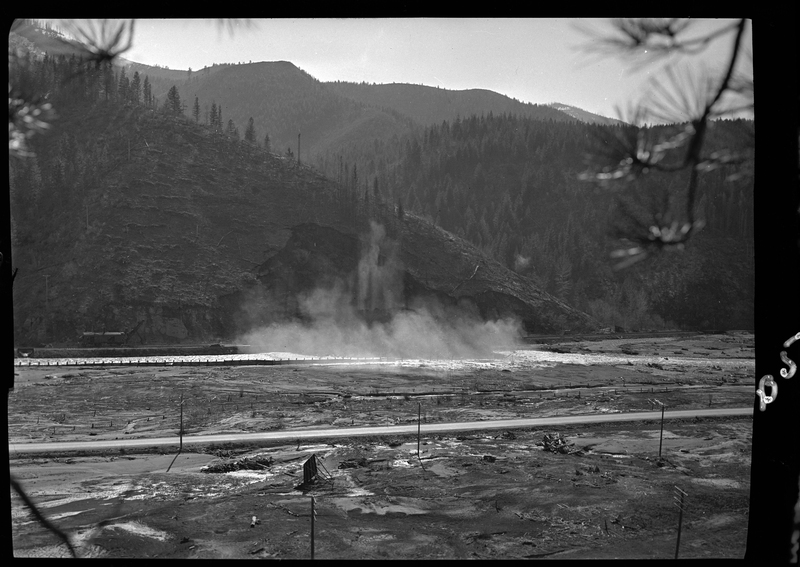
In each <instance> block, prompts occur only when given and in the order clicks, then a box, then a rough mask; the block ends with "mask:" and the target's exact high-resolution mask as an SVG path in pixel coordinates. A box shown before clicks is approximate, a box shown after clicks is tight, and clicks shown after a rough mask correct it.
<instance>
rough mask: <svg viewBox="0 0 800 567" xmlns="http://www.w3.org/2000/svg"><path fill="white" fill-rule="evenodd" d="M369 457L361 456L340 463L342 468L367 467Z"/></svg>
mask: <svg viewBox="0 0 800 567" xmlns="http://www.w3.org/2000/svg"><path fill="white" fill-rule="evenodd" d="M367 464H368V463H367V459H365V458H364V457H359V458H356V459H345V460H343V461H342V462H340V463H339V468H340V469H355V468H359V467H366V466H367Z"/></svg>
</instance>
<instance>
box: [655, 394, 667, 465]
mask: <svg viewBox="0 0 800 567" xmlns="http://www.w3.org/2000/svg"><path fill="white" fill-rule="evenodd" d="M653 401H654V402H656V403H657V404H660V405H661V434H660V435H659V438H658V460H659V461H660V460H661V445H662V444H663V442H664V408H665V407H666V406H665V405H664V404H663V403H661V402H659V401H658V400H655V399H654V400H653Z"/></svg>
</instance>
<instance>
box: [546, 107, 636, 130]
mask: <svg viewBox="0 0 800 567" xmlns="http://www.w3.org/2000/svg"><path fill="white" fill-rule="evenodd" d="M547 106H549V107H550V108H555V109H556V110H559V111H561V112H563V113H565V114H569V115H570V116H571V117H573V118H574V119H575V120H579V121H581V122H586V123H587V124H607V125H609V126H613V125H624V124H625V122H623V121H621V120H617V119H615V118H608V117H606V116H601V115H600V114H594V113H592V112H589V111H587V110H583V109H582V108H578V107H577V106H570V105H569V104H563V103H560V102H552V103H550V104H548V105H547Z"/></svg>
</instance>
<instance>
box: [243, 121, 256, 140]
mask: <svg viewBox="0 0 800 567" xmlns="http://www.w3.org/2000/svg"><path fill="white" fill-rule="evenodd" d="M244 141H245V142H250V143H251V144H255V143H256V127H255V125H254V123H253V117H252V116H251V117H250V120H248V121H247V129H246V130H245V131H244Z"/></svg>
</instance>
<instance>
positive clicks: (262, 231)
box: [9, 52, 598, 354]
mask: <svg viewBox="0 0 800 567" xmlns="http://www.w3.org/2000/svg"><path fill="white" fill-rule="evenodd" d="M134 79H136V80H130V79H129V78H128V76H127V73H126V74H123V73H122V72H121V70H120V71H117V70H115V69H113V68H110V67H106V66H97V67H95V66H94V65H92V66H91V67H90V68H88V69H87V68H86V67H82V66H81V63H80V61H78V60H76V58H74V57H72V56H64V55H60V56H57V57H53V56H49V55H41V54H35V53H31V52H28V54H27V55H25V56H22V57H20V58H19V59H16V60H14V64H13V65H10V83H11V84H13V85H15V86H16V87H17V88H20V89H25V91H27V92H39V93H46V100H47V101H48V103H50V104H52V105H53V107H54V109H55V112H56V113H57V118H56V119H54V120H53V121H52V125H51V128H50V129H49V130H48V131H47V132H46V133H42V134H38V135H36V136H34V137H33V138H31V139H30V140H29V146H30V150H31V151H32V155H27V156H19V157H15V158H13V159H10V161H9V183H10V189H11V192H10V195H11V207H12V239H13V240H12V242H13V252H14V265H15V267H17V268H18V269H19V272H18V275H17V278H16V280H15V288H14V302H15V338H16V341H17V344H27V345H36V344H47V343H51V344H52V343H55V344H59V343H60V344H70V343H72V344H74V343H75V342H76V341H77V340H78V338H79V337H80V333H81V332H83V331H90V330H94V331H102V330H122V331H127V330H130V329H132V328H134V327H137V325H138V324H139V323H140V322H141V323H142V325H141V326H139V327H138V331H137V340H141V341H145V342H148V343H153V342H176V341H195V342H196V341H213V340H216V341H219V340H235V339H236V338H237V337H241V336H242V335H243V334H244V333H247V332H248V331H251V330H252V329H253V328H257V327H259V326H269V325H274V324H278V323H280V322H282V321H287V320H293V321H299V322H300V323H301V324H303V325H309V324H313V323H316V322H317V319H318V318H320V317H328V318H331V317H332V318H333V320H334V321H333V322H334V323H337V322H342V323H347V324H349V325H355V326H357V328H358V329H361V330H362V331H363V332H365V333H367V334H369V333H372V334H373V335H374V334H378V333H379V330H380V331H382V332H384V333H385V334H387V335H388V336H389V337H391V336H393V335H392V334H391V333H390V332H389V330H392V329H394V328H395V327H392V325H393V324H394V323H395V322H397V321H398V320H402V321H405V322H406V326H408V325H411V327H412V328H418V327H414V325H417V324H419V323H420V322H424V323H425V324H426V325H431V324H433V325H438V326H436V327H435V328H436V329H438V330H439V331H441V329H443V328H446V329H449V330H452V331H454V332H460V331H462V330H463V328H464V327H463V326H461V325H460V324H459V325H455V322H461V321H465V320H467V319H469V320H470V321H487V322H491V321H506V320H507V321H509V322H511V323H509V325H511V327H509V328H512V327H514V326H517V325H518V326H519V328H520V330H522V331H523V332H524V331H527V332H558V331H559V330H562V329H564V328H576V329H583V330H592V329H596V328H597V327H598V324H597V322H596V321H595V320H593V319H592V318H591V317H588V316H587V315H585V314H583V313H581V312H578V311H576V310H574V309H572V308H571V307H570V306H568V305H567V304H565V303H564V302H563V301H561V300H558V299H556V298H553V297H551V296H549V295H548V294H546V293H544V292H542V291H541V290H539V289H538V288H536V286H535V285H533V284H532V282H530V281H529V280H527V279H525V278H524V277H522V276H520V275H519V274H516V273H514V272H513V271H511V270H508V269H507V268H505V267H503V266H502V265H501V264H500V263H499V262H497V261H495V260H493V259H491V258H489V257H487V256H485V255H483V254H481V252H480V251H479V250H478V249H477V248H475V247H474V246H471V245H470V244H468V243H467V242H465V241H463V240H461V239H459V238H457V237H454V236H453V235H451V234H449V233H447V232H445V231H443V230H441V229H440V228H438V227H435V226H434V225H432V224H431V223H430V222H428V221H425V220H424V219H421V218H420V217H418V216H416V215H413V214H404V212H403V211H402V209H399V210H398V209H396V208H395V207H394V206H393V204H392V203H391V202H386V201H385V200H383V199H370V198H364V196H363V195H361V194H359V193H357V192H355V191H353V190H352V188H351V187H350V186H349V185H347V184H339V183H337V182H335V181H332V180H329V179H326V178H325V177H323V176H322V175H321V174H319V173H318V172H316V171H314V170H313V169H311V168H310V167H307V166H303V165H301V164H298V163H297V161H296V160H295V159H290V158H288V157H286V156H283V155H278V154H275V153H271V152H268V151H266V150H265V149H264V148H263V146H262V145H260V144H258V143H257V142H256V141H255V140H252V141H247V140H245V139H241V138H238V137H237V136H234V135H231V134H230V133H228V132H226V131H224V130H222V129H221V128H220V122H222V121H221V120H219V117H217V119H216V120H215V121H214V123H211V124H209V125H205V124H202V123H199V121H195V120H194V119H193V118H192V117H189V116H187V115H186V114H185V113H184V105H183V104H182V100H181V97H180V94H179V91H178V89H177V88H174V89H173V88H171V89H170V90H169V91H168V94H167V96H166V98H165V99H164V100H163V102H161V103H160V104H159V103H157V102H156V101H155V100H154V98H153V96H152V92H150V93H148V94H150V95H151V96H145V95H144V92H143V89H142V86H143V85H145V84H147V85H150V81H149V77H148V76H147V75H145V76H144V77H142V76H141V75H139V73H138V71H134ZM223 112H224V111H223ZM223 116H224V115H223ZM321 296H324V298H325V301H323V302H321V303H319V302H318V301H321V300H320V297H321ZM333 300H335V301H333ZM331 301H333V303H331ZM323 304H324V305H325V306H326V307H327V308H328V309H327V310H324V309H323V310H322V311H320V310H321V309H322V307H321V306H322V305H323ZM456 312H457V313H460V315H455V313H456ZM344 315H346V317H345V316H344ZM340 317H343V319H340ZM358 321H360V323H359V322H358ZM503 324H504V325H505V323H503ZM443 326H444V327H443ZM368 327H369V328H368ZM456 327H457V328H456ZM370 329H371V331H370ZM419 332H421V331H419V330H418V332H417V334H419ZM412 334H413V333H412ZM445 336H449V335H445ZM462 338H463V337H462ZM470 340H472V339H470ZM389 342H390V343H391V341H389ZM478 342H480V341H478ZM285 346H286V345H278V346H277V347H276V348H281V347H285ZM387 348H388V347H387ZM455 352H457V351H455ZM453 353H454V352H453V351H451V353H450V354H453Z"/></svg>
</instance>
